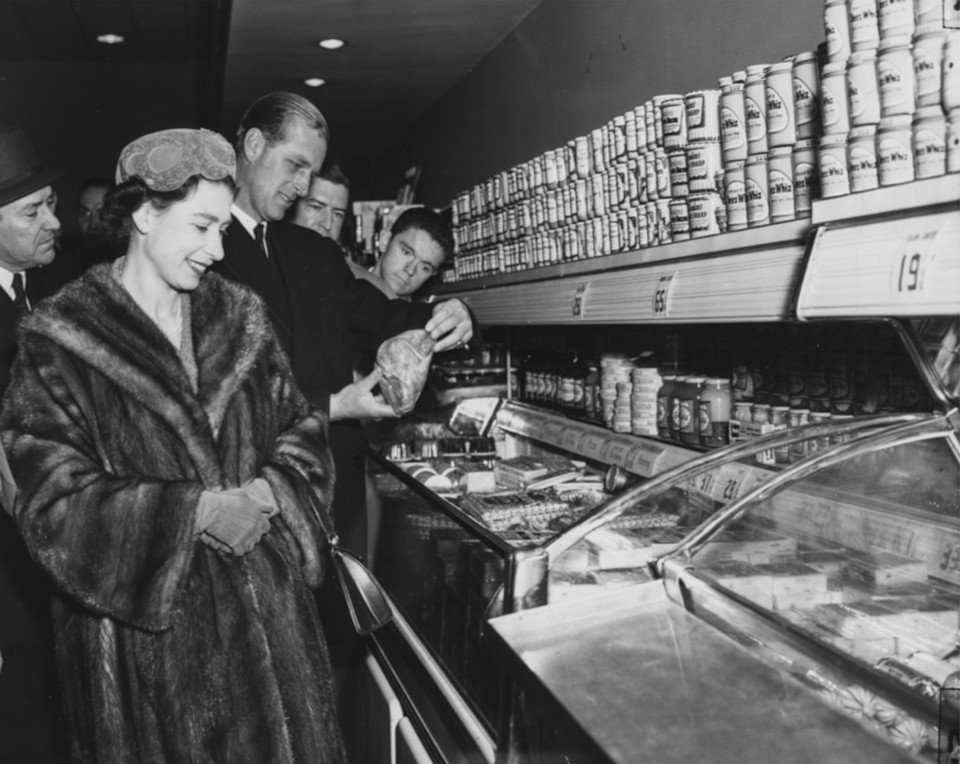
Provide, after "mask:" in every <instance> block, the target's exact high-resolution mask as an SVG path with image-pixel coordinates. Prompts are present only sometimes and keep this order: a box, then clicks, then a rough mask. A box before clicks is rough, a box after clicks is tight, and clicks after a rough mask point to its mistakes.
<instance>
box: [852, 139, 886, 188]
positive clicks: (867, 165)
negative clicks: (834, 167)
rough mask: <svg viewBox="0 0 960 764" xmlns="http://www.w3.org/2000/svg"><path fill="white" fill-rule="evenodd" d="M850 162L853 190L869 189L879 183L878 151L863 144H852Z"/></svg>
mask: <svg viewBox="0 0 960 764" xmlns="http://www.w3.org/2000/svg"><path fill="white" fill-rule="evenodd" d="M849 164H850V168H849V169H850V190H851V191H868V190H870V189H871V188H876V187H877V186H878V185H879V179H878V177H877V155H876V152H874V151H873V150H871V149H867V148H864V147H861V146H852V147H851V148H850V154H849Z"/></svg>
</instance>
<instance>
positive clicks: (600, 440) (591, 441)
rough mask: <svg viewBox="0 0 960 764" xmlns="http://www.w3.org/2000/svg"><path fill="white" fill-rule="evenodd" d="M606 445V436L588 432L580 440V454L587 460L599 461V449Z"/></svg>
mask: <svg viewBox="0 0 960 764" xmlns="http://www.w3.org/2000/svg"><path fill="white" fill-rule="evenodd" d="M604 443H606V436H605V435H601V434H600V433H596V432H588V433H586V434H585V435H584V436H583V437H582V438H580V453H582V454H583V455H584V456H586V457H587V458H588V459H599V458H600V449H601V448H603V444H604Z"/></svg>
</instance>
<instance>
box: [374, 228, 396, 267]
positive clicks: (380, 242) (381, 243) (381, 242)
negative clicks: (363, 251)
mask: <svg viewBox="0 0 960 764" xmlns="http://www.w3.org/2000/svg"><path fill="white" fill-rule="evenodd" d="M392 236H393V234H392V233H391V232H390V229H389V228H382V229H381V230H380V235H379V237H378V239H377V252H379V253H380V254H381V255H383V253H384V252H386V251H387V247H388V246H390V238H391V237H392ZM377 259H378V260H379V259H380V258H379V257H378V258H377Z"/></svg>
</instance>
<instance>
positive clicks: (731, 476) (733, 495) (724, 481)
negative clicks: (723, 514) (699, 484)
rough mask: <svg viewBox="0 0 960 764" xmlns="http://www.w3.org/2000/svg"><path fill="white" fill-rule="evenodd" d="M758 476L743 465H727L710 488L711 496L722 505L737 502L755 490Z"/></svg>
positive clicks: (721, 469) (722, 468)
mask: <svg viewBox="0 0 960 764" xmlns="http://www.w3.org/2000/svg"><path fill="white" fill-rule="evenodd" d="M755 484H756V475H755V474H754V472H753V470H751V469H749V468H747V467H744V466H743V465H742V464H725V465H723V467H721V468H720V470H719V474H717V476H716V479H714V480H713V482H712V483H711V484H710V486H709V492H710V496H711V497H712V498H713V499H714V500H715V501H718V502H720V503H721V504H728V503H730V502H731V501H736V500H737V499H739V498H740V497H741V496H743V495H745V494H746V493H747V492H749V491H750V490H752V489H753V487H754V485H755Z"/></svg>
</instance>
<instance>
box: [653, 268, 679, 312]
mask: <svg viewBox="0 0 960 764" xmlns="http://www.w3.org/2000/svg"><path fill="white" fill-rule="evenodd" d="M676 283H677V274H676V273H671V274H670V275H669V276H661V277H660V278H659V279H658V280H657V283H656V284H655V285H654V289H653V305H652V308H653V317H654V318H668V317H669V316H670V297H671V295H672V293H673V288H674V286H675V285H676Z"/></svg>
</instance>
